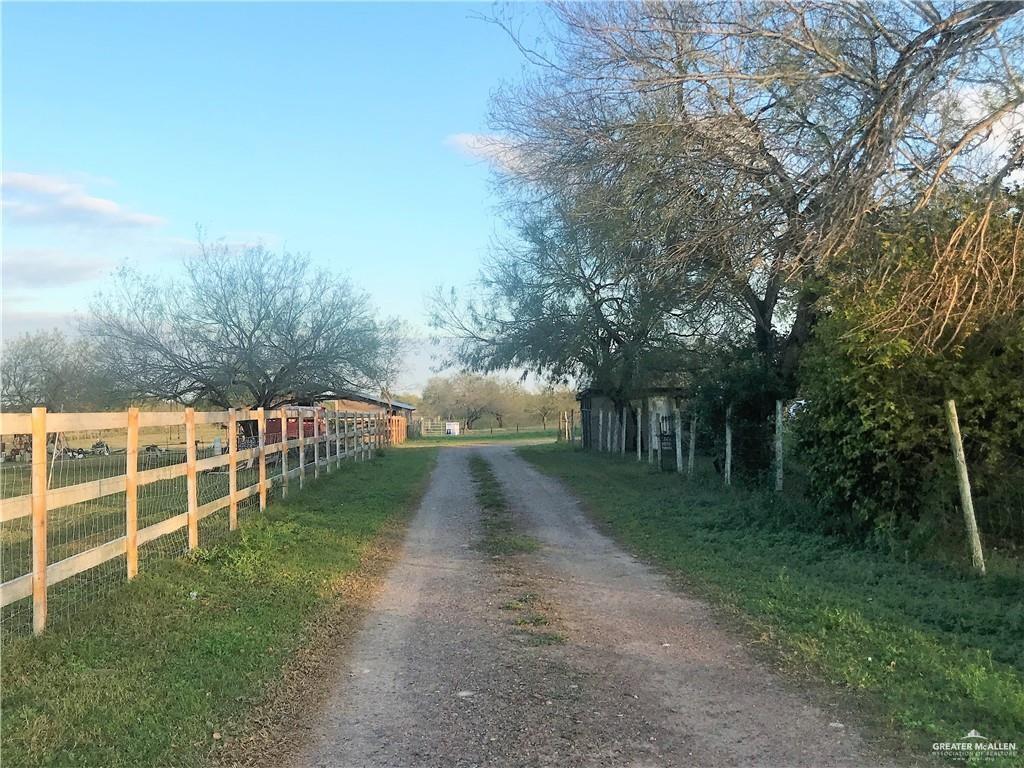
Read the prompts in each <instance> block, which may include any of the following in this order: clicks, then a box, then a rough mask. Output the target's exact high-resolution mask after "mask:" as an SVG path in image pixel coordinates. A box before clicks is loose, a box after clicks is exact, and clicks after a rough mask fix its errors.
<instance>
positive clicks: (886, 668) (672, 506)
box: [520, 446, 1024, 765]
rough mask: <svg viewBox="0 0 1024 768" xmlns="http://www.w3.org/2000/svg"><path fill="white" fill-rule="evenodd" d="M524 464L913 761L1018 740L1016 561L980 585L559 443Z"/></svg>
mask: <svg viewBox="0 0 1024 768" xmlns="http://www.w3.org/2000/svg"><path fill="white" fill-rule="evenodd" d="M520 453H521V454H522V455H523V457H524V458H526V459H527V460H529V461H530V462H532V463H534V464H535V465H536V466H537V467H539V468H540V469H542V470H543V471H545V472H548V473H550V474H552V475H555V476H556V477H559V478H561V479H563V480H564V481H566V482H567V483H568V485H569V486H570V487H572V488H573V489H574V490H575V491H576V493H577V495H578V496H579V497H580V498H581V499H582V500H583V502H584V503H585V505H586V506H587V507H588V508H589V510H590V512H591V514H592V515H593V517H594V518H595V519H596V520H597V521H598V523H599V524H601V525H602V527H604V528H605V529H606V530H607V531H609V532H610V533H611V534H612V535H614V536H615V537H616V538H617V539H618V540H619V541H620V542H621V543H622V544H623V545H625V546H626V547H627V548H628V549H630V550H632V551H633V552H634V553H636V554H638V555H639V556H642V557H644V558H646V559H648V560H650V561H652V562H654V563H656V564H657V565H659V566H660V567H661V568H663V569H664V570H665V571H666V572H668V573H670V574H674V575H676V576H678V577H679V578H680V579H681V580H682V582H683V583H684V584H685V585H686V587H687V588H688V589H689V590H692V591H694V592H697V593H699V594H702V595H703V596H705V597H706V598H709V599H710V600H712V601H713V602H717V603H719V604H722V605H724V606H727V607H729V608H730V609H732V610H733V612H734V613H735V615H736V616H738V617H739V618H740V619H741V621H742V623H743V624H744V625H745V626H746V628H747V629H748V630H750V631H752V632H753V633H754V634H755V635H756V636H758V637H759V638H760V640H761V641H762V642H763V643H764V645H766V646H767V647H769V648H771V649H773V653H775V654H777V655H779V656H781V658H782V659H784V661H785V663H787V664H788V665H790V666H791V667H792V668H793V669H799V670H808V671H810V673H811V675H812V676H813V677H815V678H817V679H819V680H825V681H828V682H829V683H832V684H835V685H838V686H841V687H843V688H845V689H846V690H848V691H850V692H852V693H854V694H855V698H856V700H858V701H859V702H860V703H862V704H863V705H865V709H866V711H867V712H871V713H874V714H873V715H872V717H873V718H874V717H877V719H878V720H879V724H880V725H883V726H885V730H888V731H889V732H890V733H897V734H899V735H900V736H901V737H903V738H906V739H907V744H908V749H910V750H911V751H912V752H913V753H914V754H917V755H921V754H927V753H928V752H929V751H930V745H931V743H932V742H933V741H949V740H955V739H958V738H959V737H961V736H963V735H964V734H965V733H967V731H968V730H970V729H972V728H977V729H978V730H979V731H981V732H982V733H983V734H984V735H985V736H988V737H990V738H993V739H1001V740H1005V741H1016V742H1017V743H1018V745H1021V743H1022V742H1024V571H1022V570H1021V568H1020V564H1019V563H1018V564H1016V565H1014V564H1011V563H1005V562H1004V563H1003V564H1002V565H1001V567H998V568H994V569H992V570H991V571H990V573H989V576H988V577H986V578H984V579H979V578H976V577H973V576H971V575H970V574H969V573H967V572H966V571H965V570H959V569H956V568H953V567H950V566H949V565H943V564H939V563H931V562H914V561H908V560H905V559H896V558H893V557H891V556H890V555H888V554H886V553H883V552H879V551H876V550H872V549H869V548H861V547H856V546H853V545H851V544H850V543H849V542H843V541H840V540H838V539H834V538H830V537H827V536H823V535H820V534H816V533H813V532H808V531H801V530H797V529H795V528H794V527H792V526H791V525H788V524H786V523H785V522H783V520H785V518H786V516H787V515H785V514H781V513H778V510H776V509H774V507H776V506H777V505H779V504H783V505H785V504H786V501H785V500H784V499H783V500H781V501H780V500H776V499H772V498H771V497H770V496H767V495H763V494H757V493H752V492H744V491H743V490H734V491H727V490H725V489H723V488H722V487H721V485H718V484H711V483H708V484H699V483H687V482H686V481H684V480H682V479H681V478H679V477H677V476H674V475H671V474H662V473H657V472H653V471H651V470H650V469H648V468H647V467H646V466H645V465H638V464H636V463H633V462H629V461H622V460H616V459H612V458H608V457H605V456H599V455H594V454H586V453H582V452H573V451H570V450H566V449H565V448H563V447H561V446H557V447H556V446H532V447H524V448H521V449H520ZM1022 757H1024V756H1022V755H1018V762H1024V760H1022ZM999 764H1000V765H1009V764H1011V761H1009V760H1000V761H999Z"/></svg>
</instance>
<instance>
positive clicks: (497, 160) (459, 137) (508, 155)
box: [445, 133, 526, 173]
mask: <svg viewBox="0 0 1024 768" xmlns="http://www.w3.org/2000/svg"><path fill="white" fill-rule="evenodd" d="M445 144H447V145H448V146H449V147H452V148H453V149H455V150H456V151H458V152H459V153H461V154H463V155H466V156H467V157H472V158H475V159H477V160H485V161H486V162H488V163H490V164H491V165H493V166H495V167H497V168H500V169H501V170H504V171H508V172H509V173H522V172H523V171H524V170H525V168H526V164H525V162H524V160H523V156H522V154H521V153H520V152H519V150H517V149H516V148H515V147H514V146H513V145H512V143H511V142H510V141H509V140H508V139H504V138H502V137H501V136H497V135H495V134H492V133H453V134H452V135H451V136H449V137H447V138H446V139H445Z"/></svg>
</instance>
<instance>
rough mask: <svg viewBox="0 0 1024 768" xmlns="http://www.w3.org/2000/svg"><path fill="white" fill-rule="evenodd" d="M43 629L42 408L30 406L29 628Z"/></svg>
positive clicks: (44, 454)
mask: <svg viewBox="0 0 1024 768" xmlns="http://www.w3.org/2000/svg"><path fill="white" fill-rule="evenodd" d="M44 629H46V408H43V407H40V408H33V409H32V631H33V632H34V633H35V634H37V635H40V634H42V633H43V630H44Z"/></svg>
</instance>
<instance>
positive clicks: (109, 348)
mask: <svg viewBox="0 0 1024 768" xmlns="http://www.w3.org/2000/svg"><path fill="white" fill-rule="evenodd" d="M201 246H202V247H201V252H200V253H199V255H197V256H195V257H193V258H190V259H187V260H186V261H185V263H184V272H185V276H184V278H183V279H181V280H178V281H171V282H169V283H166V284H160V283H158V282H157V281H155V280H153V279H148V278H145V277H143V276H141V275H138V274H136V273H135V272H132V271H128V270H124V271H122V272H121V273H120V275H119V276H118V279H117V283H116V286H115V288H114V289H113V290H112V291H111V292H110V293H108V294H106V295H100V296H99V297H98V298H97V300H96V301H95V303H94V305H93V307H92V316H91V318H90V319H89V320H87V321H86V323H85V328H84V330H85V332H86V333H87V334H88V335H90V336H92V337H94V338H96V339H97V340H98V341H100V342H101V343H100V344H99V345H98V346H99V348H100V349H102V351H103V354H102V363H103V365H104V366H105V367H106V369H107V370H108V371H109V372H110V375H111V376H113V377H114V378H115V379H116V380H117V381H118V382H122V383H123V385H124V387H125V388H126V389H127V390H129V391H130V392H131V393H132V394H133V395H134V396H136V397H150V398H159V399H164V400H171V401H178V402H183V403H194V402H200V401H206V402H209V403H212V404H214V405H217V406H220V407H225V408H226V407H232V406H240V405H246V406H250V407H260V406H262V407H267V408H270V407H274V406H278V405H281V404H284V403H292V402H303V401H309V400H314V399H317V398H322V397H330V396H333V395H336V394H341V393H344V392H346V391H349V390H374V391H376V390H379V389H381V388H382V387H386V384H387V383H388V382H389V381H390V380H391V379H392V377H393V375H394V370H395V364H396V354H395V347H396V343H397V330H398V328H397V325H396V323H395V322H393V321H392V322H382V321H380V320H378V319H377V318H376V316H375V313H374V310H373V308H372V306H371V304H370V301H369V298H368V296H367V295H366V294H365V293H363V292H361V291H359V290H356V289H355V288H354V287H353V286H352V285H351V284H350V283H349V282H347V281H346V280H342V279H340V278H337V277H335V276H332V275H330V274H328V273H326V272H323V271H320V270H314V269H313V268H312V267H311V266H310V263H309V260H308V258H306V257H305V256H301V255H296V254H290V253H272V252H270V251H267V250H266V249H264V248H262V247H252V248H246V249H244V250H241V251H237V250H232V249H229V248H228V247H226V246H208V245H206V244H201Z"/></svg>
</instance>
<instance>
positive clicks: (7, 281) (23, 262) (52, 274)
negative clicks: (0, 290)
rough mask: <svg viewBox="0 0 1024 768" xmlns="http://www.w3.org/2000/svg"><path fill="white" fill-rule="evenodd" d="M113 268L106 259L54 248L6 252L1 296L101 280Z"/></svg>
mask: <svg viewBox="0 0 1024 768" xmlns="http://www.w3.org/2000/svg"><path fill="white" fill-rule="evenodd" d="M113 267H114V263H113V262H112V261H111V260H109V259H104V258H95V257H88V256H74V255H72V254H70V253H67V252H65V251H62V250H60V249H57V248H5V249H4V252H3V287H4V294H5V295H7V292H8V291H9V290H10V289H11V288H29V289H31V288H53V287H56V286H64V285H73V284H75V283H83V282H87V281H89V280H94V279H95V278H97V277H102V276H103V275H104V274H106V273H107V272H109V271H110V270H111V269H112V268H113Z"/></svg>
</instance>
